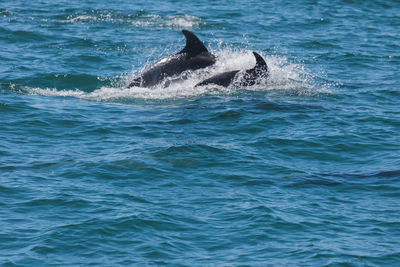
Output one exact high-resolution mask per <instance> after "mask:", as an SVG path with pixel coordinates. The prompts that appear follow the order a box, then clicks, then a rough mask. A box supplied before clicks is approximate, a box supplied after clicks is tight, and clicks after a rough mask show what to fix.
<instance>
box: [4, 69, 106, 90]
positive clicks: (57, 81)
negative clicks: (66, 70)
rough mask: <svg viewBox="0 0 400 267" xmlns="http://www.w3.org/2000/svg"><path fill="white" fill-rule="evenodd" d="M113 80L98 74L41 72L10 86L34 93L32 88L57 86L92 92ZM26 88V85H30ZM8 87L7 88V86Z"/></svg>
mask: <svg viewBox="0 0 400 267" xmlns="http://www.w3.org/2000/svg"><path fill="white" fill-rule="evenodd" d="M110 82H111V81H107V80H106V81H104V80H103V79H99V77H98V76H93V75H89V74H48V73H41V74H36V75H35V76H32V77H27V78H24V79H16V80H13V81H12V83H11V85H10V86H8V89H10V90H11V91H13V92H24V93H28V94H29V93H32V90H31V88H41V89H46V88H51V89H53V88H55V89H56V90H75V89H79V90H81V91H85V92H91V91H93V90H95V89H96V88H100V87H101V86H106V85H109V84H110ZM28 85H29V87H28V88H26V86H28ZM6 89H7V88H6ZM33 91H34V90H33Z"/></svg>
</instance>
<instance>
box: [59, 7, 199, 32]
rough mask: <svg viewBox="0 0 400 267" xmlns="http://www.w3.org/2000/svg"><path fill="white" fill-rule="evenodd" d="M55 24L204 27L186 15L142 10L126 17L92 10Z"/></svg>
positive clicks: (68, 17) (120, 14) (72, 15)
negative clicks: (163, 14) (153, 12)
mask: <svg viewBox="0 0 400 267" xmlns="http://www.w3.org/2000/svg"><path fill="white" fill-rule="evenodd" d="M56 22H58V23H60V22H61V23H65V24H97V23H104V22H106V23H115V24H127V25H133V26H136V27H155V28H171V29H183V28H185V29H193V28H198V27H200V26H201V25H205V23H204V22H203V21H202V19H201V18H199V17H196V16H192V15H188V14H184V15H173V16H161V15H157V14H146V13H145V12H144V11H143V10H141V11H139V12H137V13H134V14H128V15H126V14H123V13H116V12H112V11H108V10H92V11H89V12H82V13H78V14H71V15H68V16H67V17H66V18H65V19H62V20H61V21H56Z"/></svg>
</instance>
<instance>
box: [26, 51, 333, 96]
mask: <svg viewBox="0 0 400 267" xmlns="http://www.w3.org/2000/svg"><path fill="white" fill-rule="evenodd" d="M212 53H214V54H215V55H216V56H217V63H216V64H215V65H214V66H212V67H209V68H206V69H202V70H198V71H188V72H185V73H183V74H181V75H180V76H178V77H173V78H170V79H167V80H165V81H164V82H163V83H161V84H159V85H157V86H155V87H154V88H141V87H132V88H127V85H128V84H129V82H130V81H131V80H132V79H133V77H134V76H135V74H137V73H140V71H132V73H130V74H128V75H124V76H122V77H118V78H114V79H112V83H113V84H114V86H113V87H101V88H99V89H96V90H94V91H93V92H84V91H81V90H79V89H75V90H57V89H55V88H54V89H49V88H47V89H41V88H25V89H24V91H27V92H28V93H30V94H38V95H45V96H62V97H76V98H81V99H86V100H92V101H104V102H124V101H129V100H139V99H141V100H163V99H180V98H193V97H201V96H204V95H232V94H238V93H240V92H243V90H244V91H260V92H263V91H265V92H267V91H282V92H286V93H290V94H296V95H316V94H320V93H328V92H329V89H328V88H327V87H329V86H327V85H320V84H319V85H317V84H316V83H315V81H314V77H313V76H312V75H311V74H310V73H309V72H308V71H307V70H306V69H305V67H304V66H303V65H301V64H296V63H290V62H288V59H287V58H285V57H281V56H268V55H263V54H262V56H263V57H264V59H265V61H266V62H267V64H268V67H269V70H270V77H269V79H268V80H266V81H265V82H264V83H262V84H258V85H254V86H250V87H247V88H235V87H228V88H224V87H221V86H216V85H207V86H199V87H195V85H196V84H197V83H199V82H201V81H203V80H204V79H206V78H208V77H210V76H212V75H215V74H218V73H221V72H225V71H231V70H244V69H249V68H252V67H254V65H255V58H254V56H253V54H252V53H251V51H243V50H242V51H235V50H232V49H226V48H225V49H222V50H219V51H212Z"/></svg>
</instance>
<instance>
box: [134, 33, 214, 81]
mask: <svg viewBox="0 0 400 267" xmlns="http://www.w3.org/2000/svg"><path fill="white" fill-rule="evenodd" d="M182 33H183V34H184V35H185V37H186V46H185V48H184V49H182V51H180V52H179V53H176V54H174V55H171V56H169V57H167V58H165V59H162V60H161V61H159V62H157V63H156V64H154V65H152V66H151V67H150V68H148V69H146V70H145V71H143V72H142V73H141V74H140V75H139V76H138V77H136V78H135V79H134V80H133V81H132V82H131V83H130V84H129V86H128V87H133V86H139V87H152V86H154V85H157V84H159V83H160V82H161V81H163V80H164V79H165V78H167V77H172V76H175V75H179V74H181V73H182V72H184V71H187V70H198V69H202V68H206V67H208V66H211V65H213V64H214V63H215V56H214V55H212V54H211V53H210V52H208V50H207V48H206V47H205V46H204V44H203V43H202V42H201V41H200V40H199V38H197V36H196V35H194V34H193V33H192V32H190V31H187V30H182Z"/></svg>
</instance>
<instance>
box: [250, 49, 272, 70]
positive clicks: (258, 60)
mask: <svg viewBox="0 0 400 267" xmlns="http://www.w3.org/2000/svg"><path fill="white" fill-rule="evenodd" d="M253 55H254V57H255V58H256V66H255V67H254V69H264V70H267V71H268V65H267V63H266V62H265V60H264V59H263V58H262V56H260V55H259V54H258V53H256V52H253Z"/></svg>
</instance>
